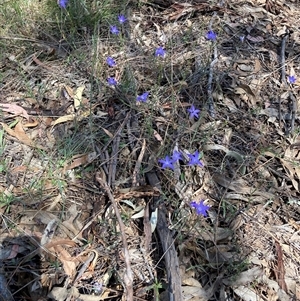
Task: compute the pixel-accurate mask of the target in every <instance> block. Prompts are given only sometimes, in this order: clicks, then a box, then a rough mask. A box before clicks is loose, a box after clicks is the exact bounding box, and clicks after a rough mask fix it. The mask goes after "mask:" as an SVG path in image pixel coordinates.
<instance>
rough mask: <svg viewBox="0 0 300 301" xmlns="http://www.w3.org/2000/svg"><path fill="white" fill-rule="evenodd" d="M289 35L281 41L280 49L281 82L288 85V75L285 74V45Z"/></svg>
mask: <svg viewBox="0 0 300 301" xmlns="http://www.w3.org/2000/svg"><path fill="white" fill-rule="evenodd" d="M287 38H288V35H287V34H286V35H285V36H284V37H283V39H282V41H281V49H280V69H281V82H282V83H283V84H284V85H286V74H285V45H286V40H287Z"/></svg>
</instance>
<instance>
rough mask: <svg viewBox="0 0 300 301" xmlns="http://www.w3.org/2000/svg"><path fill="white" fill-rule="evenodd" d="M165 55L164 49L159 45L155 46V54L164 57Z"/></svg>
mask: <svg viewBox="0 0 300 301" xmlns="http://www.w3.org/2000/svg"><path fill="white" fill-rule="evenodd" d="M165 55H166V50H164V49H163V48H162V47H161V46H160V47H158V48H156V50H155V56H156V57H157V56H161V57H164V56H165Z"/></svg>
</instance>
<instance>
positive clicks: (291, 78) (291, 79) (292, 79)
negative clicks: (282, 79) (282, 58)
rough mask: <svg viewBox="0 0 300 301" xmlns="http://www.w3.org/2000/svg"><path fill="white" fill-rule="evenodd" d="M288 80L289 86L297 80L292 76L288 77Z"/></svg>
mask: <svg viewBox="0 0 300 301" xmlns="http://www.w3.org/2000/svg"><path fill="white" fill-rule="evenodd" d="M288 80H289V83H290V84H294V83H295V82H296V80H297V78H296V77H295V76H294V75H289V77H288Z"/></svg>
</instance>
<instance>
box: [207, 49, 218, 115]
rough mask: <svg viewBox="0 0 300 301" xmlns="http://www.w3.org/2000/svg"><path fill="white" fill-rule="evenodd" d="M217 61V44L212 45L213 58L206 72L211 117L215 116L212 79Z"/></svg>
mask: <svg viewBox="0 0 300 301" xmlns="http://www.w3.org/2000/svg"><path fill="white" fill-rule="evenodd" d="M217 62H218V50H217V46H216V45H214V59H213V61H212V62H211V63H210V66H209V74H208V82H207V96H208V101H207V102H208V113H209V115H210V116H211V117H212V118H215V107H214V100H213V97H212V81H213V71H214V65H215V64H216V63H217Z"/></svg>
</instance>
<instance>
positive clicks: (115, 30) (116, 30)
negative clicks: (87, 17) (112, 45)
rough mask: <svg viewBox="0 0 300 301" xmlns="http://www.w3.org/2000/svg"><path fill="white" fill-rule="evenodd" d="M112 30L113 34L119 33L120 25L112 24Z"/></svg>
mask: <svg viewBox="0 0 300 301" xmlns="http://www.w3.org/2000/svg"><path fill="white" fill-rule="evenodd" d="M110 32H111V33H112V34H119V32H120V31H119V29H118V27H117V26H115V25H111V26H110Z"/></svg>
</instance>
